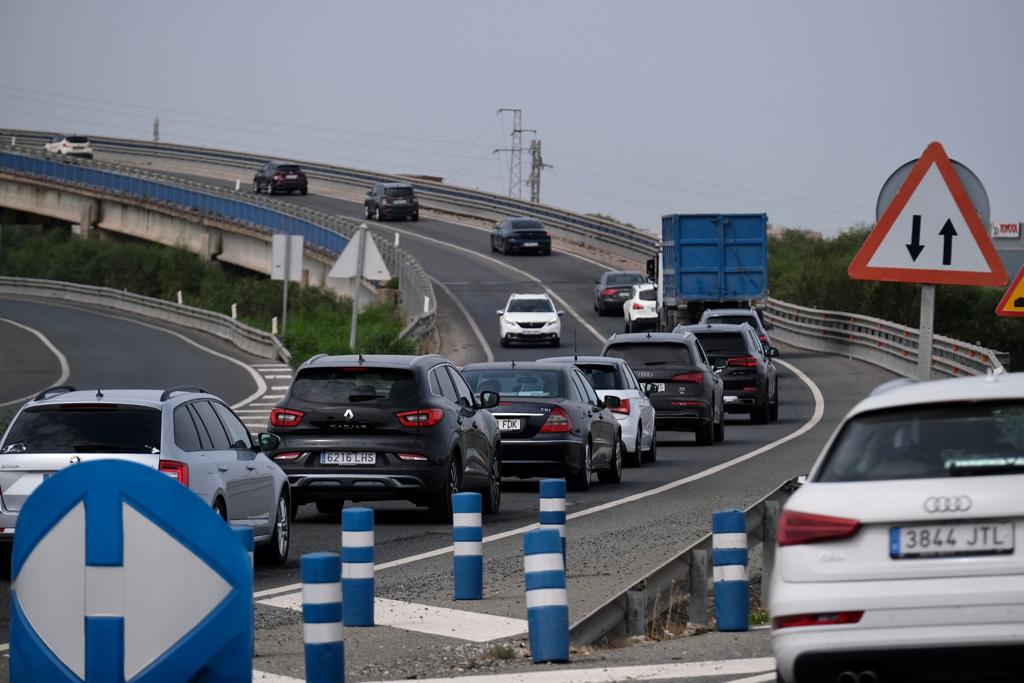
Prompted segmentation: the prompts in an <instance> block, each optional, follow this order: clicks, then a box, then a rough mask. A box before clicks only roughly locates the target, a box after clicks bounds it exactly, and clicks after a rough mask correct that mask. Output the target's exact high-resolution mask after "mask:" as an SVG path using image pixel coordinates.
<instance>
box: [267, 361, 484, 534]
mask: <svg viewBox="0 0 1024 683" xmlns="http://www.w3.org/2000/svg"><path fill="white" fill-rule="evenodd" d="M498 401H499V396H498V394H496V393H484V394H482V395H481V396H479V397H477V396H476V395H474V393H473V392H472V391H471V390H470V388H469V385H468V384H466V381H465V380H464V379H463V377H462V375H460V374H459V371H458V370H457V369H455V367H454V366H453V365H452V364H451V362H450V361H449V360H448V359H447V358H445V357H444V356H437V355H431V356H326V355H320V356H314V357H313V358H310V359H309V360H308V361H306V362H305V363H303V364H302V365H301V366H300V367H299V369H298V371H297V372H296V374H295V378H294V379H293V380H292V384H291V386H289V387H288V391H287V392H286V393H285V396H284V398H282V399H281V401H280V402H279V403H278V404H277V407H275V408H274V409H273V410H272V411H271V413H270V426H269V428H268V431H270V432H271V433H274V434H277V435H278V436H280V437H281V446H280V448H279V449H278V450H277V451H275V453H274V456H273V457H274V461H275V462H276V463H277V464H278V465H280V467H281V469H283V470H284V472H285V474H287V475H288V481H289V483H290V484H291V493H292V504H293V506H298V505H301V504H303V503H310V502H312V503H316V506H317V510H319V511H320V512H324V513H332V514H337V512H338V511H339V510H341V508H342V506H343V505H344V503H345V501H346V500H352V501H361V500H386V499H399V500H408V501H412V502H413V503H416V504H418V505H425V506H427V507H429V508H430V510H431V512H432V513H433V514H434V515H435V516H436V517H437V518H438V519H447V518H449V517H450V516H451V496H452V494H453V493H456V492H458V491H463V490H477V491H480V493H481V495H482V497H483V501H484V511H485V512H497V511H498V508H499V507H500V506H501V467H502V461H501V435H500V433H499V431H498V427H497V423H496V421H495V419H494V416H493V415H491V413H489V412H488V411H487V408H491V407H494V406H496V405H497V404H498Z"/></svg>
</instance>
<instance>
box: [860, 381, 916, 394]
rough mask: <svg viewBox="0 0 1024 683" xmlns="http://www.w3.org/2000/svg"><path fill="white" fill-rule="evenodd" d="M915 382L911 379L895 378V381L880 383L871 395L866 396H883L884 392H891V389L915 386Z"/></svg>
mask: <svg viewBox="0 0 1024 683" xmlns="http://www.w3.org/2000/svg"><path fill="white" fill-rule="evenodd" d="M917 381H918V380H916V379H914V378H912V377H897V378H896V379H891V380H889V381H888V382H882V383H881V384H879V385H878V386H877V387H875V388H874V389H872V390H871V393H870V394H868V396H878V395H879V394H884V393H885V392H887V391H891V390H892V389H898V388H899V387H905V386H907V385H909V384H916V383H917Z"/></svg>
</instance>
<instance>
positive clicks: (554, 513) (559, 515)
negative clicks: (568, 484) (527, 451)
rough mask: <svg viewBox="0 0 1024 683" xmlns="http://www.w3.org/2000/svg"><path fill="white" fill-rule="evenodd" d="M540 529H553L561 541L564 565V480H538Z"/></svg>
mask: <svg viewBox="0 0 1024 683" xmlns="http://www.w3.org/2000/svg"><path fill="white" fill-rule="evenodd" d="M540 528H541V529H553V530H555V531H557V532H558V537H559V538H561V539H562V563H563V565H564V564H565V479H541V480H540Z"/></svg>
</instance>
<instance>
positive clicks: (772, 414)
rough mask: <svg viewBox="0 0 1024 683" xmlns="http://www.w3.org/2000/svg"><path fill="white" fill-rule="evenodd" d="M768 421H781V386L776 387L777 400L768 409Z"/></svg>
mask: <svg viewBox="0 0 1024 683" xmlns="http://www.w3.org/2000/svg"><path fill="white" fill-rule="evenodd" d="M768 419H769V420H771V421H772V422H775V421H776V420H778V419H779V385H778V384H776V385H775V400H774V401H772V403H771V405H770V406H769V407H768Z"/></svg>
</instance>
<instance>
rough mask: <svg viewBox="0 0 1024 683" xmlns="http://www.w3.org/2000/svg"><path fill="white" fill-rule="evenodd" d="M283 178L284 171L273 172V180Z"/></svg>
mask: <svg viewBox="0 0 1024 683" xmlns="http://www.w3.org/2000/svg"><path fill="white" fill-rule="evenodd" d="M283 179H284V173H275V174H274V180H283Z"/></svg>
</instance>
